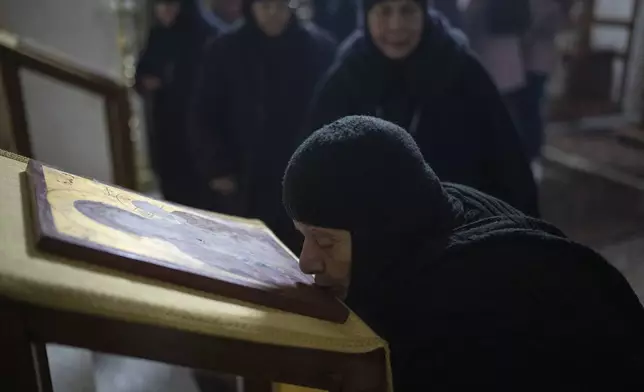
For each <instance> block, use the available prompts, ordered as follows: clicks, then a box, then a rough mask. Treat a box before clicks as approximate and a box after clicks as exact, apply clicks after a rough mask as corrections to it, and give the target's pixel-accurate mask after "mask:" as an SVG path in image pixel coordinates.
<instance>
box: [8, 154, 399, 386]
mask: <svg viewBox="0 0 644 392" xmlns="http://www.w3.org/2000/svg"><path fill="white" fill-rule="evenodd" d="M27 164H28V160H27V159H25V158H22V157H19V156H15V155H12V154H10V153H5V152H3V151H1V150H0V198H1V201H0V391H3V392H5V391H6V392H14V391H15V392H36V391H51V390H52V387H51V379H50V376H49V370H48V363H47V358H46V351H45V350H44V345H45V344H46V343H57V344H63V345H69V346H75V347H80V348H86V349H89V350H94V351H100V352H105V353H112V354H119V355H126V356H132V357H138V358H145V359H150V360H154V361H161V362H166V363H170V364H175V365H180V366H186V367H191V368H196V369H204V370H212V371H218V372H223V373H228V374H236V375H239V376H242V377H244V378H245V379H246V380H248V381H249V382H248V384H247V385H248V388H247V389H246V390H247V391H248V390H250V389H253V388H252V386H255V387H257V388H260V387H267V386H270V383H271V382H272V383H284V384H291V385H298V386H304V387H310V388H316V389H322V390H327V391H343V392H348V391H355V392H366V391H370V392H371V391H373V392H391V377H390V371H389V364H388V360H387V346H386V343H385V342H384V341H383V340H382V339H380V338H379V337H378V336H376V335H375V334H374V333H373V332H372V331H371V330H370V329H369V328H368V327H367V326H366V325H365V324H364V323H363V322H362V321H361V320H360V319H359V318H358V317H356V316H355V315H354V314H350V315H349V318H348V320H347V321H346V322H345V323H343V324H337V323H332V322H327V321H322V320H318V319H314V318H310V317H307V316H302V315H297V314H293V313H287V312H284V311H279V310H274V309H270V308H267V307H263V306H260V305H252V304H250V303H244V302H241V301H237V300H229V299H226V298H224V297H221V296H217V295H214V294H206V293H204V292H201V291H197V290H190V289H186V288H182V287H180V286H176V285H173V284H171V283H163V282H162V281H157V280H154V279H150V278H143V277H139V276H136V275H130V274H128V273H124V272H117V271H116V270H111V269H107V268H103V267H100V266H97V265H95V264H92V263H90V262H88V261H87V260H74V259H68V258H63V257H57V256H53V255H50V254H45V253H42V252H40V251H38V250H36V248H35V246H34V238H33V235H32V230H31V227H30V224H31V218H30V216H29V215H30V211H29V199H28V195H27V193H26V192H24V191H23V181H24V174H23V173H24V171H25V170H26V168H27Z"/></svg>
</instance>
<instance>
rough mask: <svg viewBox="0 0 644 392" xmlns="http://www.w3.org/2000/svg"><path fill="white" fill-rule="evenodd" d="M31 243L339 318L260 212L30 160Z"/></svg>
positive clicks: (342, 311) (341, 309)
mask: <svg viewBox="0 0 644 392" xmlns="http://www.w3.org/2000/svg"><path fill="white" fill-rule="evenodd" d="M27 178H28V181H27V183H28V188H29V192H30V197H31V199H32V205H33V217H34V229H35V230H34V232H35V234H36V235H35V238H36V241H35V242H36V247H37V248H38V249H40V250H43V251H46V252H50V253H56V254H59V255H62V256H65V257H69V258H74V259H77V260H82V261H84V262H88V263H93V264H97V265H100V266H102V267H107V268H111V269H115V270H119V271H122V272H126V273H130V274H135V275H139V276H143V277H147V278H153V279H157V280H161V281H164V282H167V283H172V284H175V285H179V286H182V287H185V288H188V289H194V290H199V291H204V292H208V293H211V294H215V295H219V296H223V297H226V298H229V299H232V300H239V301H244V302H250V303H253V304H256V305H261V306H266V307H271V308H275V309H280V310H284V311H287V312H293V313H298V314H302V315H305V316H310V317H315V318H319V319H323V320H328V321H332V322H338V323H341V322H344V321H346V319H347V317H348V316H349V310H348V309H347V308H346V307H345V306H344V305H343V304H342V303H341V302H339V301H338V300H336V299H334V298H332V297H330V296H329V295H328V294H327V293H325V292H324V291H322V290H320V289H318V288H317V287H315V285H314V283H313V279H312V278H311V277H310V276H307V275H305V274H303V273H302V272H301V271H300V270H299V268H298V264H297V260H296V258H295V257H294V256H293V255H292V254H291V253H290V252H289V251H288V250H287V248H286V247H284V245H282V244H281V243H280V242H279V240H277V238H276V237H275V236H274V235H273V234H272V233H271V232H270V230H268V228H266V226H264V225H263V224H262V223H261V222H259V221H253V220H246V219H241V218H236V217H230V216H225V215H219V214H214V213H210V212H205V211H200V210H196V209H191V208H188V207H183V206H179V205H175V204H171V203H166V202H163V201H159V200H155V199H152V198H149V197H146V196H144V195H140V194H137V193H135V192H133V191H130V190H125V189H121V188H118V187H114V186H111V185H107V184H104V183H101V182H98V181H95V180H91V179H87V178H83V177H80V176H76V175H73V174H70V173H66V172H64V171H61V170H58V169H55V168H53V167H50V166H47V165H44V164H41V163H39V162H36V161H33V160H32V161H31V162H30V163H29V166H28V168H27Z"/></svg>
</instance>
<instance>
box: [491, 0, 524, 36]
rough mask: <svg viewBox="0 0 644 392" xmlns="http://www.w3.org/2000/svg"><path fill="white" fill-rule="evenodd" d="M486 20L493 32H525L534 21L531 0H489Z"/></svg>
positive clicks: (505, 33) (502, 33)
mask: <svg viewBox="0 0 644 392" xmlns="http://www.w3.org/2000/svg"><path fill="white" fill-rule="evenodd" d="M485 21H486V26H487V31H488V32H489V33H491V34H499V35H517V34H519V35H520V34H523V33H525V32H526V31H527V30H528V29H529V28H530V26H531V23H532V13H531V9H530V0H487V4H486V7H485Z"/></svg>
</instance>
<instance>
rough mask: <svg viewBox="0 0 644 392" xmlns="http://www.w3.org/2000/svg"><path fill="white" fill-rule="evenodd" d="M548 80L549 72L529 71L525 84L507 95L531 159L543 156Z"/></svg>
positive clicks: (507, 101)
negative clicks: (544, 110)
mask: <svg viewBox="0 0 644 392" xmlns="http://www.w3.org/2000/svg"><path fill="white" fill-rule="evenodd" d="M547 82H548V75H547V74H545V73H541V72H528V73H527V74H526V84H525V86H524V87H522V88H521V89H519V90H518V91H515V92H512V93H509V94H507V97H506V103H507V104H508V108H509V109H510V113H511V114H512V116H513V118H514V119H515V122H516V124H517V127H518V129H519V133H520V135H521V140H522V142H523V149H524V151H525V153H526V156H527V157H528V159H529V160H530V161H532V160H535V159H538V158H540V157H541V148H542V146H543V140H544V129H545V121H544V112H543V109H544V107H543V105H544V99H545V89H546V84H547Z"/></svg>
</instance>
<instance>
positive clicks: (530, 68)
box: [517, 0, 572, 172]
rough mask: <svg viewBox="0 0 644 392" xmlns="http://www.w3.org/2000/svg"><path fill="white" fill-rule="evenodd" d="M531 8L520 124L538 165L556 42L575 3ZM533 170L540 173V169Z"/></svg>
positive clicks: (534, 2) (543, 1)
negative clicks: (546, 96)
mask: <svg viewBox="0 0 644 392" xmlns="http://www.w3.org/2000/svg"><path fill="white" fill-rule="evenodd" d="M530 6H531V10H532V23H531V26H530V28H529V29H528V31H527V32H526V34H525V35H524V37H523V40H522V45H523V55H524V61H525V68H526V76H525V87H524V88H523V90H522V92H521V97H520V107H519V113H518V116H517V121H518V125H519V130H520V131H521V134H522V136H523V140H524V145H525V150H526V154H527V155H528V158H529V159H530V161H532V162H533V164H536V163H537V162H538V160H539V158H541V147H542V145H543V142H544V127H545V121H544V100H545V95H546V84H547V83H548V80H549V78H550V74H551V73H552V71H553V70H554V68H555V66H556V64H557V61H558V53H557V48H556V46H555V38H556V37H557V34H559V32H560V31H561V30H562V29H563V28H564V27H565V26H566V24H567V22H568V14H569V12H570V8H571V7H572V0H530ZM533 167H535V172H537V171H538V169H536V168H537V167H538V166H537V165H533Z"/></svg>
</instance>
